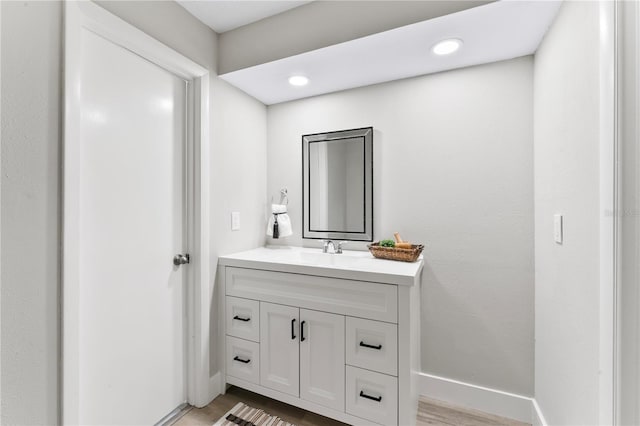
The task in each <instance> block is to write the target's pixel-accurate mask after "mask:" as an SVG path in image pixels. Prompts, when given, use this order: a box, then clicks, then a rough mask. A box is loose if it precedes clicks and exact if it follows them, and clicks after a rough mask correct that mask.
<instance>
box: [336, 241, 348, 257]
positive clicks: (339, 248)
mask: <svg viewBox="0 0 640 426" xmlns="http://www.w3.org/2000/svg"><path fill="white" fill-rule="evenodd" d="M348 242H349V241H339V242H338V246H337V247H336V253H337V254H341V253H342V245H343V244H347V243H348Z"/></svg>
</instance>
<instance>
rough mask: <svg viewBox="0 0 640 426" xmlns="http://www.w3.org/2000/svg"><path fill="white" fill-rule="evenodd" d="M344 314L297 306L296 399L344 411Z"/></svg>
mask: <svg viewBox="0 0 640 426" xmlns="http://www.w3.org/2000/svg"><path fill="white" fill-rule="evenodd" d="M344 328H345V320H344V315H336V314H328V313H326V312H318V311H309V310H306V309H300V398H302V399H306V400H307V401H311V402H315V403H316V404H320V405H324V406H325V407H330V408H333V409H334V410H338V411H344V369H345V364H344V362H345V361H344V357H345V351H344V349H345V348H344V338H345V332H344Z"/></svg>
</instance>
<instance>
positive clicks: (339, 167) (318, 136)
mask: <svg viewBox="0 0 640 426" xmlns="http://www.w3.org/2000/svg"><path fill="white" fill-rule="evenodd" d="M302 188H303V189H302V192H303V197H302V198H303V206H302V216H303V230H302V237H303V238H310V239H335V240H338V239H339V240H346V241H373V127H364V128H360V129H351V130H341V131H335V132H326V133H314V134H310V135H303V136H302Z"/></svg>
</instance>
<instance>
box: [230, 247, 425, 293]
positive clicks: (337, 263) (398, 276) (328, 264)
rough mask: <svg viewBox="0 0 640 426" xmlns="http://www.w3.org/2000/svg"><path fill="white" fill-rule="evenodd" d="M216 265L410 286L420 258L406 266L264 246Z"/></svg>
mask: <svg viewBox="0 0 640 426" xmlns="http://www.w3.org/2000/svg"><path fill="white" fill-rule="evenodd" d="M218 264H219V265H222V266H235V267H240V268H251V269H263V270H269V271H280V272H291V273H295V274H305V275H317V276H324V277H332V278H343V279H350V280H359V281H373V282H379V283H385V284H397V285H408V286H411V285H414V284H416V282H417V278H418V277H419V276H420V271H422V266H423V261H422V256H420V258H419V259H418V260H417V261H415V262H412V263H409V262H395V261H392V260H384V259H376V258H375V257H373V256H372V255H371V253H369V252H368V251H352V250H344V251H343V252H342V254H332V253H326V254H325V253H322V250H320V249H317V248H305V247H289V246H266V247H259V248H256V249H252V250H247V251H243V252H240V253H234V254H229V255H226V256H220V257H219V259H218Z"/></svg>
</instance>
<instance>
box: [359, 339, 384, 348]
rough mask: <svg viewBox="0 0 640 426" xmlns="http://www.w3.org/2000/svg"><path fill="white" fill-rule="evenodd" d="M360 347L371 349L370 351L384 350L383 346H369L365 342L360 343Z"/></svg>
mask: <svg viewBox="0 0 640 426" xmlns="http://www.w3.org/2000/svg"><path fill="white" fill-rule="evenodd" d="M360 346H362V347H365V348H369V349H377V350H380V349H382V345H368V344H366V343H365V342H362V341H361V342H360Z"/></svg>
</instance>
